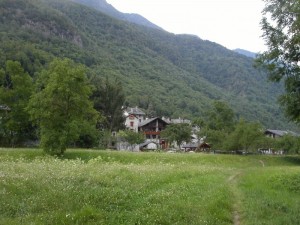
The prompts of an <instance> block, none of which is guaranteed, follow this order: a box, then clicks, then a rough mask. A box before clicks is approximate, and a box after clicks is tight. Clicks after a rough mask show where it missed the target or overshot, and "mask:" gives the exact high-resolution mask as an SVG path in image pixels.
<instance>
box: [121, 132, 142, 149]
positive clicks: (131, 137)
mask: <svg viewBox="0 0 300 225" xmlns="http://www.w3.org/2000/svg"><path fill="white" fill-rule="evenodd" d="M119 135H120V137H122V138H123V139H124V140H125V141H126V142H128V143H129V144H130V145H131V148H132V150H133V148H134V145H137V144H141V143H143V142H144V141H145V135H144V134H143V133H140V132H134V131H132V130H124V131H120V133H119Z"/></svg>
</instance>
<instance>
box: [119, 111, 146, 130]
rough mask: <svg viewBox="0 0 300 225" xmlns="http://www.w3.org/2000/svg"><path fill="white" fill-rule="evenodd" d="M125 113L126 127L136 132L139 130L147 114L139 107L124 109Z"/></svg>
mask: <svg viewBox="0 0 300 225" xmlns="http://www.w3.org/2000/svg"><path fill="white" fill-rule="evenodd" d="M124 115H125V117H126V120H125V127H126V128H127V129H129V130H132V131H134V132H138V127H139V124H140V123H142V122H143V121H144V120H145V118H146V114H145V113H144V112H143V111H142V110H141V109H139V108H138V107H135V108H127V109H126V110H125V111H124Z"/></svg>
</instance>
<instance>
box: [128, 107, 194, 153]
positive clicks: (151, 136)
mask: <svg viewBox="0 0 300 225" xmlns="http://www.w3.org/2000/svg"><path fill="white" fill-rule="evenodd" d="M124 115H125V117H126V121H125V127H126V129H128V130H132V131H134V132H142V133H143V134H144V135H145V142H144V143H142V144H140V145H139V148H140V150H142V149H152V150H154V149H159V148H160V149H167V148H168V147H169V144H170V143H168V141H167V140H166V139H164V138H161V131H163V130H164V129H165V128H166V127H167V126H168V125H169V124H180V123H186V124H192V122H191V121H190V120H187V119H183V118H178V119H170V118H165V117H162V118H159V117H154V118H146V113H145V112H143V110H141V109H139V108H138V107H134V108H130V107H128V108H126V110H125V111H124ZM197 131H199V128H197V129H196V128H193V133H192V134H191V136H192V143H193V144H194V145H198V144H199V143H200V142H199V140H198V138H197V135H196V133H197ZM185 144H186V143H185Z"/></svg>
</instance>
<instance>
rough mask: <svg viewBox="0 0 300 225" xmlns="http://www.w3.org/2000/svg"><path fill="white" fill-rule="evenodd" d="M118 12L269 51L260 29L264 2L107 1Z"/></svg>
mask: <svg viewBox="0 0 300 225" xmlns="http://www.w3.org/2000/svg"><path fill="white" fill-rule="evenodd" d="M107 2H108V3H110V4H111V5H113V6H114V7H115V8H116V9H117V10H119V11H121V12H126V13H137V14H140V15H142V16H143V17H145V18H147V19H148V20H150V21H151V22H153V23H154V24H156V25H158V26H160V27H162V28H163V29H165V30H166V31H169V32H172V33H175V34H182V33H185V34H194V35H197V36H199V37H200V38H202V39H205V40H210V41H213V42H216V43H219V44H221V45H223V46H225V47H226V48H229V49H235V48H242V49H245V50H249V51H252V52H259V51H264V50H266V47H265V46H264V41H263V40H262V38H261V37H260V36H261V35H262V32H261V28H260V25H259V23H260V20H261V17H262V15H261V11H262V9H263V6H264V3H263V1H262V0H107Z"/></svg>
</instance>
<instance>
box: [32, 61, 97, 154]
mask: <svg viewBox="0 0 300 225" xmlns="http://www.w3.org/2000/svg"><path fill="white" fill-rule="evenodd" d="M85 72H86V69H85V68H84V66H82V65H78V64H75V63H74V62H72V61H71V60H69V59H63V60H61V59H56V60H54V61H53V62H52V63H51V64H50V66H49V69H48V70H44V71H43V72H42V73H41V74H40V77H39V79H40V80H39V82H37V84H38V85H39V86H38V87H37V88H38V91H37V93H36V94H35V95H33V97H32V98H31V100H30V104H29V106H28V111H29V112H30V114H31V117H32V119H33V120H34V121H35V122H36V123H37V125H38V126H39V128H40V136H41V146H42V147H43V148H44V150H45V151H46V152H49V153H50V154H63V153H64V151H65V150H66V148H67V147H68V146H69V144H71V143H72V142H74V141H76V140H78V138H79V136H80V135H87V134H89V133H90V132H92V133H93V132H94V131H95V125H96V119H97V115H98V114H97V112H96V111H95V110H94V109H93V106H92V102H91V101H90V100H89V97H90V95H91V93H92V90H91V86H90V85H89V84H88V82H87V77H86V74H85Z"/></svg>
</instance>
